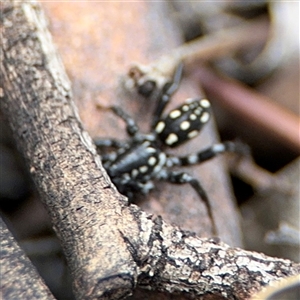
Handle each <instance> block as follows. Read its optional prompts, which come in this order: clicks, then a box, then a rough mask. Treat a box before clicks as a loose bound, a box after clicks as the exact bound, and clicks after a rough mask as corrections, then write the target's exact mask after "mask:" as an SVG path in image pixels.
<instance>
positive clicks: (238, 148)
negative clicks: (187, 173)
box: [169, 141, 249, 166]
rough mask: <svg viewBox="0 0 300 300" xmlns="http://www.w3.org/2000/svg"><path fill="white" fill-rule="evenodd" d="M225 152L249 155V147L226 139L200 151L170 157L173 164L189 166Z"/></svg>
mask: <svg viewBox="0 0 300 300" xmlns="http://www.w3.org/2000/svg"><path fill="white" fill-rule="evenodd" d="M224 152H235V153H240V154H241V155H248V154H249V148H248V146H247V145H245V144H243V143H241V142H232V141H226V142H224V143H219V144H215V145H213V146H211V147H209V148H207V149H205V150H202V151H200V152H197V153H194V154H190V155H187V156H179V157H170V158H169V161H170V162H169V164H170V165H172V166H189V165H195V164H200V163H202V162H204V161H207V160H209V159H211V158H213V157H215V156H217V155H219V154H222V153H224Z"/></svg>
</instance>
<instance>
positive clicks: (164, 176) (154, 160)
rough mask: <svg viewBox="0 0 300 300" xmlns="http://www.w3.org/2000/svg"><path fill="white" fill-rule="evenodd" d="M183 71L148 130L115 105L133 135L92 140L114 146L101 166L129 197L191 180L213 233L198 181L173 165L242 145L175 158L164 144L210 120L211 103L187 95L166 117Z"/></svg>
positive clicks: (172, 143) (168, 88)
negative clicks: (142, 130)
mask: <svg viewBox="0 0 300 300" xmlns="http://www.w3.org/2000/svg"><path fill="white" fill-rule="evenodd" d="M181 72H182V66H179V67H178V68H177V70H176V72H175V75H174V78H173V81H172V82H171V83H166V84H165V86H164V87H163V89H162V91H161V94H160V96H159V99H158V104H157V107H156V109H155V112H154V115H153V122H152V126H151V130H150V133H148V134H142V133H140V131H139V128H138V125H137V124H136V122H135V121H134V120H133V119H132V118H131V117H130V116H129V115H127V114H126V113H125V112H124V111H123V110H122V109H121V108H120V107H118V106H111V107H108V109H110V110H111V111H112V112H113V113H114V114H116V115H117V116H118V117H120V118H121V119H123V121H124V122H125V124H126V131H127V133H128V135H129V137H130V138H129V140H127V141H125V142H123V141H120V140H116V139H95V140H94V142H95V144H96V146H97V148H98V149H99V150H101V149H102V150H103V149H104V148H114V149H115V150H114V151H112V152H109V153H106V154H104V155H102V162H103V166H104V168H105V169H106V171H107V173H108V175H109V176H110V178H111V180H112V182H113V183H114V184H115V186H116V187H117V189H118V191H119V192H120V193H121V194H124V195H126V196H127V197H128V198H129V200H130V199H133V196H134V195H135V194H136V193H143V194H148V193H149V191H150V190H152V189H153V188H154V181H155V180H164V181H168V182H171V183H175V184H185V183H188V184H190V185H191V186H192V188H193V189H194V190H195V191H196V193H197V194H198V195H199V196H200V198H201V199H202V200H203V201H204V203H205V206H206V209H207V213H208V215H209V217H210V219H211V222H212V226H213V231H214V232H216V227H215V223H214V219H213V214H212V209H211V206H210V202H209V199H208V196H207V194H206V192H205V190H204V189H203V188H202V186H201V184H200V182H199V181H198V180H197V179H196V178H194V177H192V176H191V175H189V174H188V173H186V172H183V171H174V170H172V167H181V166H190V165H195V164H200V163H202V162H204V161H206V160H209V159H211V158H213V157H215V156H216V155H218V154H220V153H223V152H226V151H234V152H239V151H240V150H241V145H240V144H239V143H235V142H230V141H229V142H224V143H219V144H215V145H213V146H211V147H209V148H207V149H204V150H202V151H199V152H196V153H192V154H189V155H187V156H174V155H170V154H168V153H167V152H165V150H164V149H165V148H167V147H177V146H178V145H181V144H182V143H185V142H187V141H188V140H190V139H192V138H194V137H195V136H197V135H198V134H199V132H200V130H201V129H202V127H203V126H204V125H205V124H206V123H207V122H208V120H209V119H210V114H211V112H210V102H209V101H208V100H207V99H200V98H190V99H187V100H186V101H185V102H184V103H183V104H182V105H180V106H178V107H177V108H175V109H173V110H171V111H170V112H169V113H168V114H167V115H163V112H164V109H165V107H166V105H167V104H168V102H169V100H170V98H171V96H172V95H173V93H174V92H175V91H176V90H177V88H178V85H179V82H180V79H181ZM100 152H101V151H100Z"/></svg>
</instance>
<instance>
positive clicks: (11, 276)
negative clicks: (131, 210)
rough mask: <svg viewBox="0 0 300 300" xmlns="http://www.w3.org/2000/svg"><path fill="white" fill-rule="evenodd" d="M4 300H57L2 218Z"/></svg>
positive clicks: (1, 290) (0, 248)
mask: <svg viewBox="0 0 300 300" xmlns="http://www.w3.org/2000/svg"><path fill="white" fill-rule="evenodd" d="M0 235H1V241H0V265H1V269H0V272H1V275H0V276H1V279H0V293H1V296H2V299H36V300H38V299H47V300H48V299H49V300H51V299H55V298H54V297H53V296H52V294H51V292H50V291H49V289H48V287H47V286H46V285H45V283H44V281H43V280H42V279H41V278H40V276H39V274H38V273H37V271H36V269H35V267H34V266H33V265H32V263H31V261H30V260H29V259H28V257H26V255H25V253H24V251H23V250H22V249H21V248H20V247H19V246H18V244H17V242H16V241H15V239H14V237H13V236H12V235H11V233H10V231H9V230H8V229H7V227H6V225H5V223H4V222H3V220H2V218H0Z"/></svg>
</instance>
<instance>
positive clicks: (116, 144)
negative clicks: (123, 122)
mask: <svg viewBox="0 0 300 300" xmlns="http://www.w3.org/2000/svg"><path fill="white" fill-rule="evenodd" d="M94 143H95V145H96V146H97V147H98V148H110V147H112V148H122V147H123V145H124V142H122V141H119V140H116V139H102V138H95V139H94Z"/></svg>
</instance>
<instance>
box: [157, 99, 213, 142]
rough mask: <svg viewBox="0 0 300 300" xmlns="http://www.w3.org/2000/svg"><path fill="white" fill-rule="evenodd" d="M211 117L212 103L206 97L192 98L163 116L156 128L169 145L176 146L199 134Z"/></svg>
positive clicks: (162, 139) (160, 137) (159, 136)
mask: <svg viewBox="0 0 300 300" xmlns="http://www.w3.org/2000/svg"><path fill="white" fill-rule="evenodd" d="M209 118H210V103H209V101H208V100H206V99H190V100H187V102H186V103H184V104H182V105H181V106H179V107H177V108H175V109H173V110H172V111H171V112H170V113H169V114H168V115H167V116H166V117H163V118H161V119H160V120H159V121H158V122H157V123H156V125H155V127H154V130H155V132H156V134H157V136H158V138H159V139H160V140H161V141H162V143H163V144H165V145H166V146H168V147H176V146H178V145H180V144H182V143H184V142H186V141H187V140H189V139H191V138H193V137H195V136H197V135H198V133H199V132H200V130H201V129H202V127H203V125H204V124H205V123H207V121H208V120H209Z"/></svg>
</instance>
